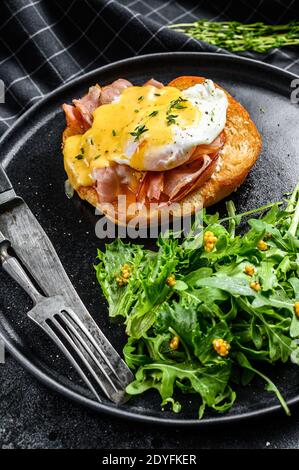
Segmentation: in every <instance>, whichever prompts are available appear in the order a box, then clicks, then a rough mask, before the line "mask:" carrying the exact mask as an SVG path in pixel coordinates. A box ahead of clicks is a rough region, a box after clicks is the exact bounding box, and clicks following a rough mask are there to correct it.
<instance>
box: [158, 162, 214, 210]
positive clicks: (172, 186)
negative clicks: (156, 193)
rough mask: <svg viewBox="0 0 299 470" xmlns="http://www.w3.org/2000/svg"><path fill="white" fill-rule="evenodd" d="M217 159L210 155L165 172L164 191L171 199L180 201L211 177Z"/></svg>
mask: <svg viewBox="0 0 299 470" xmlns="http://www.w3.org/2000/svg"><path fill="white" fill-rule="evenodd" d="M215 160H216V159H212V158H211V157H210V156H209V155H204V156H203V158H201V159H197V160H194V161H193V162H191V163H187V164H185V165H181V166H179V167H177V168H174V169H173V170H170V171H165V172H164V188H163V192H164V194H166V196H168V198H169V200H170V201H178V200H180V199H182V198H183V197H185V196H186V195H187V194H188V193H189V192H190V191H193V190H194V189H196V188H198V187H200V186H202V184H203V183H204V182H205V181H206V180H207V179H208V178H210V176H211V174H212V172H213V169H214V164H215V163H216V161H215Z"/></svg>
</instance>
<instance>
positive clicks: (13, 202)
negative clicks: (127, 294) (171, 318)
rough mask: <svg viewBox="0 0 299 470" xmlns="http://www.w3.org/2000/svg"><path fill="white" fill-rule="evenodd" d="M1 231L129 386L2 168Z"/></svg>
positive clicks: (120, 365) (124, 367)
mask: <svg viewBox="0 0 299 470" xmlns="http://www.w3.org/2000/svg"><path fill="white" fill-rule="evenodd" d="M0 231H1V232H2V233H3V236H2V237H4V238H6V239H7V240H10V242H11V243H12V245H13V247H14V250H15V251H16V253H17V255H18V257H19V258H20V260H21V262H22V263H23V265H24V266H25V267H26V268H27V270H28V271H29V272H30V274H31V275H32V276H33V278H34V279H35V281H36V283H37V284H38V285H39V286H40V287H41V289H42V290H43V292H44V294H45V295H47V296H49V297H50V296H55V295H62V296H63V297H64V299H65V302H66V304H67V305H68V306H69V307H70V308H72V309H73V310H74V312H75V313H76V314H77V315H78V317H79V318H80V319H81V320H82V321H83V322H84V324H86V325H87V328H88V330H89V332H90V333H91V335H93V337H94V338H95V340H97V341H98V342H99V344H100V345H101V347H102V348H103V352H104V353H105V354H106V355H107V356H109V357H110V358H111V365H112V366H113V367H114V369H115V371H116V372H117V373H118V374H119V378H120V379H121V380H122V381H123V382H124V383H126V384H128V383H129V382H130V381H131V380H132V378H133V375H132V373H131V371H130V369H129V368H128V367H127V365H126V364H125V362H124V361H123V360H122V359H121V357H120V356H119V355H118V353H117V352H116V351H115V349H114V348H113V346H112V345H111V343H110V342H109V341H108V339H107V338H106V336H105V335H104V334H103V333H102V331H101V330H100V329H99V327H98V326H97V324H96V322H95V321H94V320H93V319H92V317H91V315H90V314H89V312H88V310H87V309H86V307H85V305H84V304H83V302H82V300H81V299H80V297H79V295H78V294H77V292H76V290H75V288H74V286H73V285H72V283H71V281H70V279H69V277H68V275H67V273H66V271H65V269H64V268H63V266H62V263H61V261H60V259H59V257H58V255H57V253H56V251H55V248H54V246H53V245H52V243H51V241H50V239H49V237H48V236H47V234H46V233H45V231H44V230H43V228H42V227H41V225H40V224H39V222H38V221H37V219H36V217H35V216H34V215H33V213H32V212H31V210H30V209H29V207H28V206H27V204H26V203H25V201H24V200H23V199H22V198H21V197H19V196H17V195H16V193H15V191H14V189H13V187H12V184H11V183H10V181H9V179H8V177H7V175H6V173H5V171H4V170H3V168H2V166H1V165H0Z"/></svg>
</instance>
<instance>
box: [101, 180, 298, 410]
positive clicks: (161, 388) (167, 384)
mask: <svg viewBox="0 0 299 470" xmlns="http://www.w3.org/2000/svg"><path fill="white" fill-rule="evenodd" d="M226 205H227V212H228V215H227V217H225V218H222V219H221V218H220V217H219V214H218V213H216V214H213V215H209V214H207V212H206V211H205V210H203V211H202V212H201V213H200V214H198V215H197V216H196V218H195V221H194V225H193V227H192V230H191V231H190V233H189V234H188V236H187V237H185V238H184V239H182V238H181V237H179V236H178V234H174V233H171V232H168V233H167V234H164V235H161V236H160V237H159V239H158V241H157V251H151V250H147V249H144V248H143V247H142V246H141V245H137V244H132V243H129V244H125V243H123V242H122V241H121V240H120V239H117V240H115V241H113V242H112V243H110V244H107V245H106V251H105V252H104V253H103V252H101V251H99V252H98V259H99V263H98V264H97V266H95V269H96V275H97V279H98V282H99V284H100V286H101V288H102V291H103V293H104V295H105V297H106V299H107V302H108V305H109V315H110V317H122V318H123V322H124V324H125V326H126V333H127V335H128V341H127V344H126V345H125V346H124V350H123V353H124V358H125V361H126V363H127V364H128V366H129V367H130V368H131V369H132V370H134V371H135V380H134V381H133V382H132V383H131V384H130V385H129V386H128V387H127V392H128V394H130V395H136V394H141V393H143V392H146V391H147V390H149V389H156V390H157V391H158V392H159V394H160V395H161V399H162V407H164V406H166V405H167V404H169V405H170V406H171V407H172V409H173V411H174V412H179V411H180V409H181V404H180V403H179V402H178V401H177V395H179V394H177V393H176V392H177V391H180V392H183V393H187V394H189V393H190V394H192V396H193V399H195V400H197V401H198V408H199V412H198V413H199V418H201V417H202V416H203V413H204V411H205V408H206V407H209V408H212V409H213V410H216V411H218V412H224V411H226V410H228V409H229V408H231V406H232V405H233V403H234V401H235V400H236V392H235V390H234V388H235V386H236V384H242V385H244V386H246V385H247V384H249V383H250V382H251V380H252V379H253V378H254V377H255V376H256V375H258V376H259V377H261V378H262V379H263V380H264V381H265V385H266V389H267V390H269V391H270V392H273V393H275V394H276V396H277V399H278V400H279V401H280V403H281V405H282V407H283V408H284V410H285V412H286V413H287V414H289V409H288V406H287V404H286V402H285V400H284V398H283V396H282V395H281V393H280V391H279V390H278V388H277V387H276V385H275V384H274V383H273V381H272V380H271V378H270V377H268V376H267V375H265V374H264V372H262V370H263V366H264V364H266V363H268V364H274V363H276V362H278V361H281V362H287V361H291V362H293V363H295V364H297V365H299V345H298V343H299V342H298V340H296V338H299V237H298V235H299V229H298V225H299V184H298V185H297V187H296V188H295V190H294V192H293V193H292V195H291V196H290V197H289V199H288V201H287V202H286V203H285V204H283V203H281V202H280V203H274V204H269V205H267V206H263V207H261V208H259V209H254V210H252V211H250V212H247V213H243V214H238V215H237V214H236V213H235V206H234V204H233V202H232V201H229V202H227V203H226ZM252 214H254V218H249V216H252ZM257 214H260V215H259V216H258V217H256V215H257ZM244 217H246V219H247V222H246V229H245V231H244V225H245V224H244ZM241 221H242V223H241ZM240 227H241V229H242V230H241V231H242V234H238V231H237V229H238V228H239V232H240Z"/></svg>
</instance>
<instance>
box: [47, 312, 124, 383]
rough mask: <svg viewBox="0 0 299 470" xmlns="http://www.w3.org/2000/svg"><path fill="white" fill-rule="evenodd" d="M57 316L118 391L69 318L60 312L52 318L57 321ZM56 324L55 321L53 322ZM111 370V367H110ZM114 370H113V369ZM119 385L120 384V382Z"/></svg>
mask: <svg viewBox="0 0 299 470" xmlns="http://www.w3.org/2000/svg"><path fill="white" fill-rule="evenodd" d="M57 318H59V319H60V320H62V321H63V322H64V324H65V325H66V326H67V328H68V329H69V330H71V332H72V334H73V335H74V336H75V338H76V339H77V340H78V341H79V343H80V346H81V348H84V349H85V351H86V352H87V354H88V355H89V356H90V358H91V359H92V360H93V362H94V363H95V364H96V366H97V367H98V368H99V369H100V371H101V372H102V374H103V375H104V376H105V377H106V379H107V381H108V382H109V383H110V385H111V386H112V388H113V389H114V390H115V391H116V392H118V391H119V388H117V387H116V385H115V383H114V382H113V380H112V378H111V377H109V375H108V373H107V372H106V371H105V369H104V367H103V366H102V364H101V363H100V361H99V360H98V359H97V357H96V355H95V354H94V353H93V351H92V350H91V349H90V347H89V346H88V344H87V342H86V340H84V338H82V336H80V334H79V332H78V330H77V329H76V328H75V327H74V326H73V325H72V323H71V322H70V321H69V319H68V318H67V317H66V316H65V315H62V314H61V313H60V314H56V315H54V319H55V320H56V321H57ZM55 324H56V323H55ZM112 371H113V369H112ZM113 372H114V371H113ZM116 378H117V379H118V377H117V376H116ZM120 386H121V384H120Z"/></svg>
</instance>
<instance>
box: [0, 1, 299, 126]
mask: <svg viewBox="0 0 299 470" xmlns="http://www.w3.org/2000/svg"><path fill="white" fill-rule="evenodd" d="M297 5H298V4H297ZM0 12H1V15H0V17H1V18H0V79H1V80H2V81H3V82H4V84H5V103H4V104H0V135H1V134H2V133H3V132H4V131H5V130H7V129H8V128H9V127H10V126H11V125H12V124H13V122H14V121H15V120H16V119H17V118H18V117H19V116H20V115H21V114H22V113H23V112H24V111H25V110H26V109H28V108H29V107H30V106H32V105H33V104H34V103H36V102H37V101H38V100H39V99H41V98H42V97H43V96H44V95H45V94H47V93H48V92H50V91H51V90H53V89H55V88H57V87H58V86H59V85H61V84H63V83H66V82H68V81H70V80H72V79H73V78H75V77H78V76H80V75H82V74H84V73H85V72H88V71H90V70H93V69H95V68H97V67H99V66H101V65H104V64H106V63H108V62H113V61H116V60H119V59H122V58H125V57H131V56H134V55H141V54H148V53H153V52H166V51H199V52H200V51H212V52H213V51H214V52H216V51H217V52H219V51H220V49H218V48H216V47H214V46H211V45H208V44H205V43H202V42H199V41H195V40H193V39H191V38H188V37H187V36H185V35H183V34H180V33H176V32H174V31H170V30H169V29H167V27H166V25H167V24H171V23H178V22H180V23H181V22H190V21H195V20H196V19H198V18H208V19H212V20H215V21H217V20H238V21H243V22H255V21H263V22H267V23H275V24H277V23H284V22H288V21H290V20H292V19H296V18H297V15H296V2H295V1H294V0H293V1H290V0H289V1H287V0H273V1H268V0H267V1H266V0H259V1H252V0H240V1H238V2H235V1H227V2H223V1H220V0H214V1H213V2H210V1H198V0H187V1H183V0H177V1H174V0H170V1H166V0H135V1H134V0H123V1H112V0H5V1H2V2H1V8H0ZM223 52H226V51H223ZM226 53H227V52H226ZM243 55H246V56H249V57H254V58H257V59H259V60H263V61H265V62H268V63H271V64H274V65H277V66H279V67H281V68H284V69H286V70H289V71H291V72H294V73H296V74H298V75H299V56H298V48H295V47H293V48H283V49H279V50H278V49H273V50H271V51H270V52H268V53H267V54H253V53H246V54H243Z"/></svg>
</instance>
